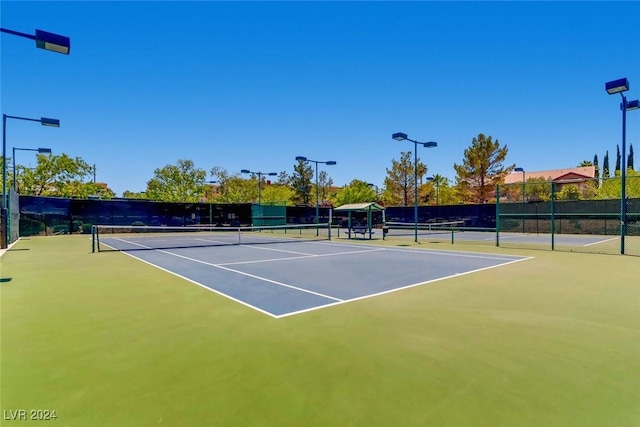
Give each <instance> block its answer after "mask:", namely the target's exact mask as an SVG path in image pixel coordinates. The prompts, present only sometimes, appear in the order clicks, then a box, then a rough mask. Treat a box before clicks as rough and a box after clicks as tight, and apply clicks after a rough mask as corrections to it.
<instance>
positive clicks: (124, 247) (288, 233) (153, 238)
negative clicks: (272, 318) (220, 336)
mask: <svg viewBox="0 0 640 427" xmlns="http://www.w3.org/2000/svg"><path fill="white" fill-rule="evenodd" d="M315 240H331V228H330V226H329V224H295V225H276V226H253V227H249V226H246V227H210V226H185V227H169V226H142V225H141V226H135V225H131V226H118V225H94V226H93V227H92V230H91V241H92V243H91V246H92V252H102V251H136V250H154V249H177V248H196V247H206V246H229V245H260V244H273V243H289V242H302V241H315Z"/></svg>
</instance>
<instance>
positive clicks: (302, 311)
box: [275, 257, 533, 319]
mask: <svg viewBox="0 0 640 427" xmlns="http://www.w3.org/2000/svg"><path fill="white" fill-rule="evenodd" d="M529 259H533V257H527V258H522V259H516V260H511V261H509V262H505V263H502V264H496V265H491V266H489V267H482V268H477V269H475V270H470V271H465V272H464V273H456V274H452V275H449V276H445V277H438V278H437V279H433V280H427V281H426V282H420V283H414V284H413V285H407V286H402V287H400V288H393V289H389V290H387V291H382V292H378V293H375V294H371V295H364V296H361V297H357V298H352V299H348V300H343V301H342V302H336V303H334V304H328V305H323V306H319V307H312V308H307V309H304V310H299V311H292V312H290V313H286V314H281V315H278V316H275V318H276V319H281V318H283V317H288V316H294V315H296V314H301V313H307V312H309V311H314V310H319V309H321V308H327V307H332V306H335V305H339V304H345V303H348V302H353V301H359V300H364V299H367V298H373V297H377V296H380V295H386V294H390V293H393V292H397V291H402V290H405V289H409V288H415V287H416V286H422V285H426V284H429V283H434V282H439V281H441V280H446V279H451V278H453V277H459V276H465V275H467V274H471V273H477V272H479V271H483V270H490V269H492V268H497V267H502V266H505V265H509V264H513V263H516V262H520V261H526V260H529Z"/></svg>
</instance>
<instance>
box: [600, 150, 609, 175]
mask: <svg viewBox="0 0 640 427" xmlns="http://www.w3.org/2000/svg"><path fill="white" fill-rule="evenodd" d="M609 176H610V174H609V150H607V152H606V153H605V154H604V160H603V161H602V178H603V179H604V178H609Z"/></svg>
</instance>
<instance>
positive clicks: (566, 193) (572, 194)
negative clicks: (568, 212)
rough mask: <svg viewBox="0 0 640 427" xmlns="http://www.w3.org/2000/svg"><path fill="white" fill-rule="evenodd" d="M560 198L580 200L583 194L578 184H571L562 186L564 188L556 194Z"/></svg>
mask: <svg viewBox="0 0 640 427" xmlns="http://www.w3.org/2000/svg"><path fill="white" fill-rule="evenodd" d="M556 198H557V199H558V200H580V199H581V198H582V195H581V194H580V189H579V188H578V186H577V185H573V184H569V185H565V186H564V187H562V190H560V192H558V193H557V194H556Z"/></svg>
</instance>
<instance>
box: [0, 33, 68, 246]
mask: <svg viewBox="0 0 640 427" xmlns="http://www.w3.org/2000/svg"><path fill="white" fill-rule="evenodd" d="M0 32H2V33H6V34H11V35H12V36H18V37H24V38H27V39H31V40H34V41H35V42H36V47H37V48H40V49H45V50H49V51H52V52H57V53H62V54H65V55H68V54H69V51H70V50H71V40H70V39H69V37H66V36H61V35H59V34H54V33H49V32H46V31H42V30H38V29H36V33H35V35H34V34H26V33H21V32H18V31H13V30H9V29H8V28H0ZM7 118H12V119H22V120H32V119H25V118H22V117H13V116H7V115H5V114H3V115H2V209H1V210H0V217H1V219H2V230H1V232H0V249H5V248H6V247H7V246H8V231H9V223H8V218H9V215H8V212H7V141H6V128H7ZM45 120H46V121H48V122H45ZM34 121H37V120H34ZM39 121H40V123H42V124H43V125H45V126H60V122H59V121H58V120H55V122H57V124H53V122H54V120H53V119H45V118H44V117H43V118H42V119H40V120H39Z"/></svg>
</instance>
